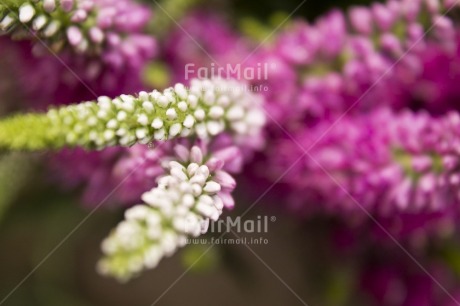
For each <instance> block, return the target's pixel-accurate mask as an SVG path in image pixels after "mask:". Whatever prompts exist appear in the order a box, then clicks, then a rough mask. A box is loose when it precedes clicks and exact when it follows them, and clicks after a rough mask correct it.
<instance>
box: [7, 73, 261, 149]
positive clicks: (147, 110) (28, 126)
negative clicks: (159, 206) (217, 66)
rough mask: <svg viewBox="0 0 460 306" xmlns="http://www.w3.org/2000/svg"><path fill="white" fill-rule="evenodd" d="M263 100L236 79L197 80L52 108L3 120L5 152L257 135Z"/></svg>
mask: <svg viewBox="0 0 460 306" xmlns="http://www.w3.org/2000/svg"><path fill="white" fill-rule="evenodd" d="M261 107H262V105H261V100H260V97H259V96H257V95H255V94H253V93H251V92H249V90H248V89H247V88H246V87H245V86H243V84H241V83H239V82H237V81H235V80H224V79H212V80H198V79H194V80H192V81H191V86H190V87H189V88H186V87H185V86H184V85H182V84H176V85H175V86H174V87H171V88H167V89H165V90H164V91H163V92H159V91H157V90H154V91H152V92H150V93H147V92H140V93H139V94H138V95H136V96H133V95H121V96H119V97H116V98H114V99H110V98H109V97H99V98H98V99H97V101H92V102H83V103H80V104H76V105H70V106H63V107H60V108H54V109H50V110H49V111H48V112H47V113H44V114H26V115H16V116H14V117H12V118H8V119H5V120H3V121H0V147H2V148H5V149H13V150H41V149H56V148H62V147H74V146H80V147H85V148H90V149H91V148H98V149H100V148H104V147H107V146H115V145H121V146H131V145H133V144H135V143H138V142H139V143H143V144H146V143H149V142H151V141H154V140H168V139H172V138H177V137H188V136H197V137H199V138H201V139H207V138H209V137H212V136H215V135H217V134H219V133H222V132H224V131H227V132H230V133H233V134H235V135H237V136H257V135H259V133H260V131H261V128H262V127H263V125H264V123H265V116H264V113H263V110H262V108H261Z"/></svg>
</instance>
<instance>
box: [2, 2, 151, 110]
mask: <svg viewBox="0 0 460 306" xmlns="http://www.w3.org/2000/svg"><path fill="white" fill-rule="evenodd" d="M51 2H52V3H54V2H55V1H45V2H44V3H45V4H49V3H51ZM68 2H69V1H65V3H68ZM45 4H44V5H45ZM37 5H38V4H37ZM69 8H70V11H68V12H67V11H65V12H64V11H59V12H58V11H54V10H64V9H65V5H64V3H62V4H61V3H59V5H56V4H55V6H53V8H52V9H51V10H49V11H50V12H51V13H53V14H54V13H56V14H57V13H59V14H69V17H68V18H70V20H71V26H69V27H68V28H67V29H66V30H65V29H62V31H64V30H65V31H64V32H63V33H60V34H59V33H58V34H59V35H57V34H56V35H57V37H56V38H55V39H54V40H53V41H55V40H56V39H60V40H61V41H62V40H64V38H62V36H65V39H66V40H65V41H66V42H63V43H61V44H60V45H63V46H64V48H63V47H60V49H59V50H56V47H55V45H54V44H52V43H51V42H49V41H48V38H46V37H45V38H42V37H41V36H40V34H34V35H25V36H21V37H23V38H24V37H25V38H29V39H30V40H31V41H35V40H37V39H39V40H40V41H36V42H33V43H32V44H31V42H30V41H23V42H14V43H13V42H11V41H10V40H8V39H2V40H0V45H1V46H2V48H1V49H5V48H14V49H15V53H16V56H17V57H18V62H19V63H20V64H19V67H17V66H15V67H16V69H18V70H20V71H21V72H22V74H21V77H20V78H18V83H19V84H18V87H20V88H24V90H25V91H26V94H27V99H28V100H32V101H33V107H34V108H38V107H43V106H46V105H48V104H49V103H50V101H49V100H50V97H53V98H52V100H53V102H54V103H70V102H75V101H79V100H89V99H94V98H95V95H109V96H115V95H119V94H121V93H128V92H134V91H139V90H141V89H144V88H142V83H141V81H140V72H141V69H142V68H143V66H144V65H145V64H146V63H147V62H148V61H149V60H151V59H153V58H154V57H155V56H156V54H157V52H158V51H157V49H158V47H157V42H156V39H155V38H154V37H152V36H150V35H147V34H144V33H143V32H144V28H145V27H146V26H147V24H148V22H149V20H150V18H151V10H150V9H149V8H148V7H146V6H143V5H140V4H138V3H135V2H133V1H131V0H122V1H118V0H117V1H115V0H91V1H76V2H74V1H70V7H69ZM51 13H50V14H51ZM37 14H38V13H37ZM50 16H54V15H50ZM59 16H60V15H59ZM34 18H35V19H40V18H41V19H44V20H47V18H48V19H49V18H51V17H45V15H37V16H34ZM56 18H57V17H56ZM63 18H64V17H63ZM35 19H31V21H30V22H32V23H33V22H34V20H35ZM51 22H52V21H51ZM90 26H91V28H90V29H89V30H88V27H90ZM26 29H29V30H30V31H33V30H32V26H31V27H29V28H26ZM22 30H24V29H22ZM95 39H97V43H96V42H94V40H95ZM65 46H69V47H68V48H67V47H65ZM84 46H87V47H84ZM90 47H91V49H89V48H90ZM82 48H83V49H82Z"/></svg>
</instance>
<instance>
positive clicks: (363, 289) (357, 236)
mask: <svg viewBox="0 0 460 306" xmlns="http://www.w3.org/2000/svg"><path fill="white" fill-rule="evenodd" d="M414 1H415V0H414ZM143 2H144V3H145V4H148V5H153V7H155V4H152V3H151V2H150V1H149V0H144V1H143ZM370 2H371V1H366V0H362V1H359V0H354V1H345V0H343V1H339V0H323V1H313V0H307V1H306V2H305V3H304V4H303V5H301V6H300V7H298V6H299V4H300V3H301V2H300V1H298V0H283V1H280V0H251V1H246V0H235V1H223V0H220V1H206V0H193V1H190V2H187V1H186V0H183V1H179V0H175V1H167V0H163V1H160V3H161V5H162V6H163V7H164V8H166V9H167V11H168V14H165V12H164V11H162V10H161V9H158V8H157V9H156V10H155V17H154V19H153V20H152V25H151V29H152V32H155V33H157V35H158V37H160V38H161V37H162V36H167V34H165V33H168V31H174V29H175V30H177V25H176V24H175V22H171V20H170V18H171V16H172V17H174V18H177V19H178V20H181V18H186V12H187V10H189V9H190V8H191V7H193V9H197V8H199V9H204V10H208V11H218V12H221V13H222V14H220V16H221V17H220V18H222V20H224V21H225V23H226V24H227V25H229V27H230V28H231V29H232V30H233V31H235V32H241V33H243V34H244V35H245V36H246V37H250V38H251V39H254V40H255V41H262V40H263V39H264V37H265V36H266V35H267V34H268V33H270V32H271V30H273V29H274V28H276V27H277V25H279V24H280V23H281V22H283V20H284V19H285V18H286V17H287V16H289V15H290V14H291V12H294V11H295V13H294V14H293V16H292V19H294V18H306V19H308V20H310V21H314V20H315V19H316V18H317V17H318V16H321V15H323V14H325V13H326V12H328V11H330V10H331V9H334V8H339V9H346V8H348V7H350V6H352V5H357V4H362V5H366V4H369V3H370ZM189 7H190V8H189ZM179 8H180V9H179ZM169 15H171V16H169ZM184 16H185V17H184ZM168 27H169V29H168V30H166V28H168ZM193 31H194V32H193V33H194V34H193V35H196V36H197V37H199V39H203V37H205V38H206V36H207V35H208V33H207V29H206V28H201V29H200V28H198V30H197V29H193ZM196 31H199V33H197V32H196ZM2 39H3V38H2ZM163 39H166V40H167V37H166V38H164V37H163ZM204 40H205V39H204ZM199 41H201V40H199ZM2 43H4V41H0V51H1V54H2V56H1V57H0V91H1V92H2V93H3V94H2V96H1V97H0V99H1V103H0V112H2V114H9V113H12V112H15V111H17V110H19V109H42V108H43V105H42V104H33V105H30V104H28V103H27V102H24V101H25V100H27V98H26V97H24V95H25V94H24V93H23V92H22V91H21V89H20V88H19V86H18V84H17V82H16V81H15V80H17V79H27V78H26V76H25V75H22V74H21V73H22V72H21V71H20V70H19V69H17V70H16V69H15V68H14V67H15V66H14V65H15V61H17V58H16V56H15V55H16V52H18V50H17V49H15V48H14V47H11V45H9V44H5V43H4V44H2ZM210 44H211V45H212V42H211V43H210ZM190 52H191V51H190V50H189V49H183V50H181V54H179V57H180V59H179V60H176V59H175V58H172V59H171V58H169V57H168V54H167V55H163V58H160V59H156V60H153V61H151V62H149V63H148V65H146V66H145V67H143V69H142V82H143V86H145V88H162V87H165V86H167V85H169V84H170V83H171V82H172V81H173V80H175V79H176V78H177V77H176V75H177V74H178V73H177V72H174V66H175V64H177V65H178V66H180V65H182V62H181V60H183V61H186V60H187V56H188V55H189V53H190ZM165 61H166V62H167V63H169V64H164V62H165ZM168 65H170V66H168ZM175 74H176V75H175ZM49 77H50V78H51V77H52V76H49ZM39 89H40V88H39ZM75 96H78V97H81V99H86V98H88V97H90V95H89V93H88V92H87V89H84V88H80V89H79V91H78V92H77V93H76V95H75ZM66 98H68V97H67V96H64V97H63V99H62V102H64V103H67V102H69V101H65V99H66ZM73 99H74V98H72V100H73ZM48 103H49V102H48ZM44 105H47V104H46V103H45V104H44ZM53 158H54V157H53V153H34V154H26V153H6V152H3V153H2V155H1V159H0V245H1V250H2V251H1V252H0V305H31V306H33V305H37V306H38V305H47V306H54V305H56V306H58V305H59V306H61V305H69V306H71V305H72V306H73V305H75V306H77V305H100V306H103V305H110V306H116V305H130V306H138V305H254V306H256V305H309V306H311V305H322V306H345V305H350V306H351V305H353V306H359V305H388V306H391V305H395V306H396V305H408V306H409V305H411V306H415V305H418V306H423V305H455V304H448V303H449V302H450V299H449V298H448V297H446V294H445V292H443V290H442V288H438V287H437V286H436V284H434V281H433V279H431V277H429V276H428V277H427V275H426V273H424V271H423V270H422V269H420V266H419V264H421V265H422V266H424V267H425V266H427V267H429V268H428V269H429V271H430V276H431V275H434V276H435V277H436V279H441V281H442V283H443V285H444V284H448V285H447V286H448V288H449V291H450V290H451V288H454V289H453V290H454V292H458V291H456V290H457V288H460V286H459V285H460V282H459V281H458V277H459V275H460V274H459V273H460V247H459V245H458V242H456V240H455V239H454V238H453V237H455V236H453V235H451V236H446V237H443V238H442V239H437V240H436V241H435V242H430V243H428V244H427V245H428V246H426V244H424V243H423V242H422V241H421V240H423V239H424V238H423V237H419V238H420V239H418V240H417V239H413V241H412V242H411V243H410V244H411V246H412V247H413V248H411V250H415V251H416V252H415V254H416V255H415V257H417V261H416V262H415V261H414V260H412V259H411V258H410V257H409V256H407V254H405V253H404V252H403V251H402V250H401V249H400V248H399V246H398V245H395V244H394V242H392V241H388V239H377V238H375V237H379V235H378V234H377V235H375V236H367V235H366V233H363V232H352V230H351V229H350V227H349V226H345V225H344V223H345V222H343V220H340V218H337V217H336V216H335V217H334V216H328V215H322V214H319V215H315V217H309V218H307V219H306V218H304V216H303V215H302V214H299V213H297V212H296V213H292V211H289V210H285V209H282V206H283V205H284V201H285V200H286V194H285V191H284V189H283V188H284V186H283V185H282V184H279V185H280V186H277V188H275V189H274V190H273V191H269V192H268V193H266V194H265V193H264V192H265V190H266V188H267V187H268V186H269V184H268V182H266V181H261V182H260V184H258V185H257V187H254V186H253V185H251V183H252V181H251V180H252V179H253V175H255V174H254V173H252V172H250V173H245V174H244V175H241V176H240V177H239V178H238V182H239V187H238V189H237V191H236V192H235V194H236V202H237V203H238V205H237V208H236V209H235V210H234V211H232V212H229V213H227V214H226V215H228V216H232V217H237V216H239V215H241V214H242V213H243V212H244V211H245V210H246V208H247V207H249V206H251V205H252V204H253V203H255V202H256V203H257V204H256V205H255V207H254V208H253V209H251V210H250V213H249V214H247V215H245V217H244V218H245V219H248V220H254V219H256V218H257V216H270V217H272V216H274V217H276V221H274V222H271V223H270V224H269V231H268V233H263V234H262V236H263V238H264V239H267V240H268V244H263V245H214V246H212V244H211V240H212V238H213V237H214V238H216V237H217V236H218V235H217V234H207V235H206V236H205V238H206V239H207V240H208V243H207V244H199V245H190V246H188V247H187V248H184V249H182V250H180V251H179V252H178V253H176V254H175V255H174V256H172V257H171V258H168V259H165V260H164V261H162V263H161V264H160V265H159V267H158V268H156V269H155V270H153V271H148V272H146V273H143V274H142V275H141V276H140V277H138V278H136V279H134V280H132V281H130V282H129V283H126V284H120V283H118V282H117V281H116V280H113V279H110V278H106V277H102V276H100V275H99V274H98V273H97V272H96V269H95V265H96V262H97V260H98V258H100V256H101V251H100V242H101V240H102V239H103V238H104V237H105V236H106V235H107V233H108V232H109V231H110V230H111V229H112V228H113V227H114V226H115V225H116V224H117V223H118V222H119V221H120V220H121V219H122V216H123V207H120V205H117V203H116V202H117V199H116V198H113V197H109V198H108V199H107V200H106V201H105V202H104V203H103V205H102V206H101V207H100V208H98V209H94V206H88V205H84V204H82V199H81V198H82V196H81V195H82V194H85V190H84V189H85V188H86V187H85V186H83V185H85V184H82V182H78V180H77V182H76V183H75V184H70V186H65V187H64V188H63V187H62V186H60V185H59V184H57V181H59V180H62V179H63V177H67V176H69V177H71V176H72V175H73V174H74V173H73V172H80V170H81V169H77V167H79V166H78V165H75V167H76V168H75V169H74V168H73V166H72V163H71V162H69V160H68V159H65V158H63V159H59V160H60V163H65V164H67V171H68V173H65V175H64V176H63V175H57V174H56V173H55V171H53V167H51V168H52V170H50V169H49V167H48V166H49V165H48V163H49V160H52V159H53ZM259 170H260V169H259ZM61 171H62V170H61ZM104 180H105V177H104V175H103V174H101V178H100V179H99V180H97V182H96V183H95V186H96V187H95V189H97V191H100V192H101V193H103V194H101V195H98V196H102V198H105V197H107V196H109V194H105V193H104V192H105V190H101V189H99V188H98V187H99V185H98V183H100V181H104ZM85 183H88V182H85ZM89 183H90V184H91V182H89ZM85 195H86V196H87V197H89V198H92V196H93V195H89V196H88V195H87V194H85ZM261 195H263V197H261V198H259V197H260V196H261ZM96 198H97V197H96ZM372 230H373V231H376V232H379V231H381V230H379V229H372ZM379 234H380V236H381V235H383V234H382V233H379ZM241 235H242V236H243V237H248V238H251V237H256V238H257V237H259V236H261V235H260V234H254V235H255V236H251V234H247V233H242V234H241ZM227 236H230V237H231V236H232V234H227V235H226V236H225V237H227ZM233 238H235V237H233ZM358 241H359V243H358ZM418 243H420V245H424V247H423V248H424V250H423V252H422V251H420V254H422V253H423V254H424V256H423V259H421V258H419V257H418V255H417V254H418V253H417V251H418V250H419V249H418ZM211 246H212V247H211ZM420 249H421V248H420ZM203 254H204V255H203ZM426 254H428V255H427V256H426ZM446 271H447V273H446ZM446 275H447V276H446ZM408 284H410V285H408ZM408 286H412V289H413V290H408ZM413 292H416V294H414V293H413ZM452 294H454V293H452ZM425 295H430V297H429V298H426V299H425ZM431 296H436V297H439V296H441V298H439V299H434V298H431ZM439 300H442V301H443V303H442V304H438V302H437V301H439ZM446 300H449V302H446V303H447V304H446V303H444V302H445V301H446Z"/></svg>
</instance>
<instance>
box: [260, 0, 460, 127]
mask: <svg viewBox="0 0 460 306" xmlns="http://www.w3.org/2000/svg"><path fill="white" fill-rule="evenodd" d="M433 3H436V4H437V5H433ZM453 5H454V3H449V1H446V2H444V3H441V2H439V1H428V2H427V1H422V0H420V1H411V0H401V1H395V0H392V1H388V2H387V3H386V4H380V3H375V4H373V5H372V6H371V7H370V8H367V7H354V8H352V9H350V10H349V12H348V13H347V14H345V13H343V12H341V11H332V12H330V13H329V14H327V15H326V16H324V17H321V18H320V19H318V20H317V21H316V22H315V23H313V24H309V23H306V22H304V21H297V22H293V23H292V24H290V25H289V26H288V27H287V29H285V31H284V32H283V33H281V34H280V35H279V37H278V38H277V39H276V41H275V43H274V44H273V45H272V46H270V47H268V48H266V49H265V50H263V51H262V52H259V54H258V55H256V56H255V57H254V58H253V62H261V61H262V62H263V61H265V62H269V63H272V64H275V65H271V66H272V67H274V68H273V69H272V71H270V75H269V80H268V82H265V81H262V82H265V83H266V85H267V86H268V87H269V89H270V90H269V92H268V94H267V99H268V102H269V104H270V105H271V107H272V108H273V111H272V113H275V115H274V119H276V120H278V121H279V122H280V123H284V122H287V121H291V120H292V117H295V116H297V117H299V120H307V121H306V122H307V123H310V122H313V123H314V122H316V121H318V120H322V119H324V118H331V117H334V116H335V117H336V116H339V115H341V114H342V113H343V112H345V111H347V110H349V109H351V110H352V111H353V112H363V111H368V110H369V109H372V108H374V107H376V106H381V105H382V104H385V105H388V106H390V107H392V108H394V109H402V108H405V107H410V108H427V109H429V110H430V111H436V112H442V111H446V110H448V109H452V108H455V104H453V103H452V101H450V103H447V102H446V101H443V99H444V98H446V95H448V94H449V93H445V91H444V90H441V88H439V86H443V87H444V86H446V85H448V84H452V81H453V82H455V81H454V80H455V78H458V75H459V73H458V68H457V66H458V64H457V63H458V31H457V30H456V28H455V25H454V23H453V20H452V19H450V18H449V17H448V16H449V15H444V14H445V13H452V12H453V11H455V9H456V8H453V7H452V6H453ZM434 58H440V59H441V60H444V63H446V62H447V61H448V62H449V63H450V66H451V67H450V71H449V76H448V77H449V79H450V80H452V81H449V82H447V83H443V84H442V85H441V82H440V81H441V79H439V80H438V79H433V74H435V75H445V74H444V73H441V71H433V73H430V74H427V71H426V69H425V67H426V66H429V65H430V64H431V65H433V62H434V61H433V59H434ZM432 68H433V69H436V68H438V69H445V68H442V67H432ZM442 81H444V79H442ZM454 87H455V86H454ZM443 89H444V88H443ZM450 90H451V91H452V90H453V89H450ZM439 104H441V105H439ZM280 105H281V106H280ZM280 108H282V109H283V110H282V111H281V112H280ZM287 112H288V113H287ZM280 113H281V115H280ZM287 118H288V119H287ZM304 122H305V121H304Z"/></svg>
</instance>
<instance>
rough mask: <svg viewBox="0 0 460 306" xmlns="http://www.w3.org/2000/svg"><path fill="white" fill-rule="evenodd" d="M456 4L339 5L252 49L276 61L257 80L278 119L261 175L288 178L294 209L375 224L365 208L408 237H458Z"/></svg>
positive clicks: (263, 58)
mask: <svg viewBox="0 0 460 306" xmlns="http://www.w3.org/2000/svg"><path fill="white" fill-rule="evenodd" d="M454 5H455V3H454V2H451V1H422V0H420V1H411V0H401V1H394V0H390V1H388V2H387V3H385V4H381V3H375V4H372V5H371V6H370V7H369V8H367V7H354V8H351V9H350V10H349V11H348V13H346V14H345V13H343V12H341V11H332V12H331V13H329V14H327V15H326V16H324V17H321V18H320V19H318V20H317V21H316V22H315V23H313V24H309V23H306V22H303V21H297V22H293V23H291V24H290V25H289V26H288V27H286V29H285V30H284V31H283V32H282V33H281V34H280V35H279V36H278V37H277V38H276V40H275V41H274V43H273V44H272V45H270V46H269V47H267V48H265V49H264V50H262V51H260V52H258V54H256V55H255V58H254V59H253V60H252V62H260V61H262V62H263V61H266V62H269V63H272V64H275V65H271V67H274V68H273V69H272V70H271V71H270V74H269V79H268V80H267V81H265V80H261V81H259V83H262V84H265V85H266V86H267V87H268V88H269V90H268V91H267V92H265V93H264V94H265V96H266V99H267V113H268V114H269V118H271V119H272V124H271V125H270V126H269V127H268V130H269V135H270V137H269V139H270V142H269V143H268V148H267V150H266V152H265V153H266V154H265V158H264V159H263V160H261V163H262V165H259V166H257V165H256V168H255V171H257V169H258V168H259V169H260V168H262V167H263V169H264V171H263V175H264V176H265V177H268V178H269V179H270V180H271V181H277V180H278V179H279V178H280V177H282V178H281V182H282V183H284V186H288V187H289V194H290V196H289V199H287V201H288V204H289V205H290V206H292V207H294V208H297V209H302V210H305V211H311V210H313V211H318V210H319V211H322V212H328V213H333V214H337V215H343V214H344V213H345V215H346V216H348V217H349V216H350V214H352V215H354V218H348V217H347V219H348V220H350V222H351V223H353V222H355V221H356V219H361V220H362V221H364V220H366V221H368V217H367V215H366V214H364V213H363V209H365V210H366V211H367V212H369V213H371V214H373V215H374V216H376V218H378V219H379V220H380V221H381V223H382V224H386V225H387V226H388V228H389V229H391V231H392V232H393V233H395V234H399V235H402V236H405V235H409V234H410V233H413V232H415V231H416V230H418V229H421V230H422V231H423V230H425V231H430V229H431V228H434V229H436V230H437V232H442V233H446V232H451V230H452V228H453V227H454V221H455V218H456V216H457V214H458V209H455V207H456V205H458V203H460V198H459V196H458V174H457V173H456V172H458V165H457V163H458V160H459V158H458V153H459V152H458V148H457V146H458V139H459V138H458V123H457V121H458V120H459V116H458V114H457V113H456V111H457V110H458V109H459V108H458V103H457V99H459V98H460V92H459V91H458V90H459V89H458V86H457V85H456V84H457V83H458V81H459V80H460V69H459V68H460V61H459V58H460V57H459V55H460V48H459V46H460V31H459V30H458V28H457V27H456V25H455V24H454V21H453V20H454V19H453V18H451V17H450V16H451V15H452V14H453V13H454V12H455V11H458V8H457V7H456V6H455V7H454ZM280 126H282V128H280ZM257 167H258V168H257ZM434 224H435V225H434Z"/></svg>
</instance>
